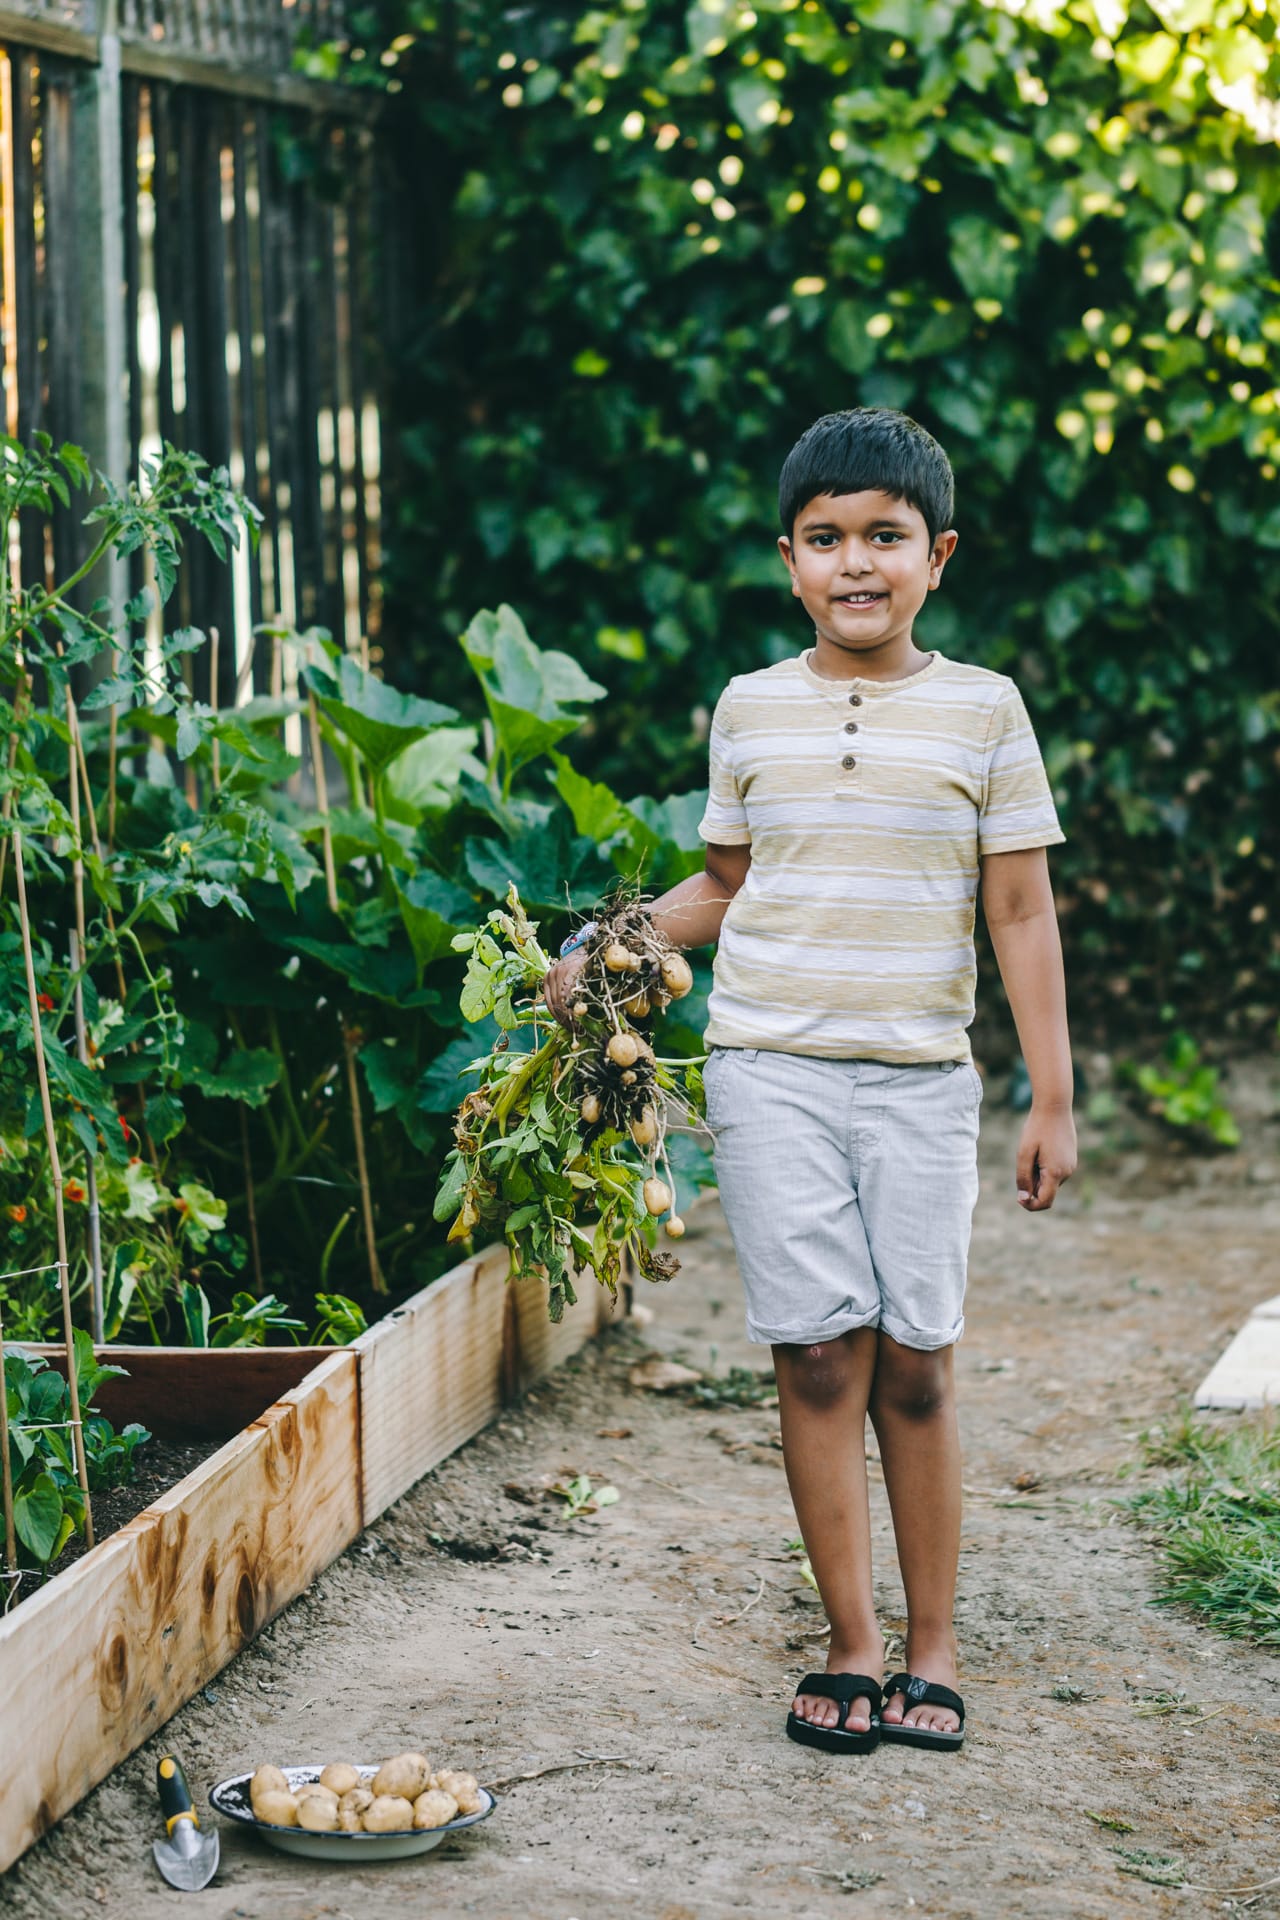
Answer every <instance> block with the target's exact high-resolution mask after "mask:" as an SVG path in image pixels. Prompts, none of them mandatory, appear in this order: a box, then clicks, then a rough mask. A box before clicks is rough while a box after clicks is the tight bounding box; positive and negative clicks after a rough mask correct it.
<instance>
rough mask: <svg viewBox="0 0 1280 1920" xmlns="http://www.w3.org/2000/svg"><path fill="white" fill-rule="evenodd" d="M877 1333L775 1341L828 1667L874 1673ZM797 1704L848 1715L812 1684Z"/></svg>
mask: <svg viewBox="0 0 1280 1920" xmlns="http://www.w3.org/2000/svg"><path fill="white" fill-rule="evenodd" d="M876 1337H877V1336H876V1332H875V1329H874V1328H872V1327H860V1328H858V1329H856V1330H855V1331H854V1332H852V1333H845V1334H841V1335H840V1336H839V1337H838V1338H837V1339H835V1340H827V1341H824V1342H823V1343H822V1345H820V1346H809V1347H799V1346H775V1347H774V1348H773V1362H774V1370H775V1372H776V1375H777V1381H778V1409H779V1415H780V1421H781V1426H782V1449H783V1459H784V1461H785V1463H786V1469H787V1482H788V1485H789V1486H790V1488H791V1498H792V1501H793V1503H794V1505H795V1510H796V1518H797V1519H798V1520H799V1522H800V1532H801V1534H802V1535H803V1537H804V1544H805V1549H806V1551H807V1553H808V1555H809V1560H810V1564H811V1565H812V1567H813V1575H814V1578H815V1580H816V1581H817V1583H818V1591H819V1593H820V1594H821V1596H822V1603H823V1605H824V1607H825V1608H826V1611H827V1619H828V1620H829V1621H830V1623H831V1641H830V1646H829V1649H828V1653H827V1672H828V1673H866V1674H870V1675H871V1676H872V1678H873V1679H875V1678H878V1677H879V1675H880V1673H881V1671H882V1669H883V1665H884V1639H883V1637H882V1635H881V1632H880V1628H879V1625H878V1623H877V1621H876V1611H875V1606H874V1603H873V1601H872V1596H871V1524H870V1519H869V1516H868V1511H867V1465H866V1441H865V1433H866V1419H867V1402H868V1397H869V1394H870V1391H871V1382H872V1377H873V1375H874V1372H875V1367H876ZM792 1711H793V1712H794V1713H795V1714H796V1715H797V1717H798V1718H799V1719H801V1720H809V1721H812V1723H813V1724H814V1725H815V1726H819V1727H833V1726H834V1725H835V1724H836V1721H837V1720H838V1719H839V1716H840V1709H839V1707H838V1705H837V1704H836V1702H835V1701H834V1700H825V1699H822V1698H820V1697H819V1696H817V1695H813V1694H800V1695H797V1697H796V1700H795V1702H794V1705H793V1708H792ZM869 1712H870V1701H869V1700H867V1699H866V1698H859V1699H856V1700H854V1701H853V1703H852V1705H851V1706H850V1708H849V1715H848V1719H847V1720H846V1722H845V1725H846V1726H847V1727H848V1728H849V1730H850V1731H851V1732H854V1733H863V1732H865V1731H866V1730H867V1728H868V1727H869V1725H870V1719H869Z"/></svg>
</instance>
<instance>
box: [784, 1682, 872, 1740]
mask: <svg viewBox="0 0 1280 1920" xmlns="http://www.w3.org/2000/svg"><path fill="white" fill-rule="evenodd" d="M796 1692H797V1693H813V1694H817V1695H818V1697H819V1698H820V1699H822V1700H834V1701H836V1703H837V1704H838V1705H839V1707H840V1708H841V1709H842V1711H841V1714H840V1718H839V1720H838V1721H837V1722H836V1726H837V1729H840V1728H843V1726H844V1724H845V1722H846V1721H847V1720H848V1718H849V1709H850V1707H851V1706H852V1705H853V1703H854V1701H855V1700H857V1699H859V1698H865V1699H867V1700H869V1701H870V1703H871V1715H872V1718H873V1719H874V1717H875V1715H876V1714H878V1713H879V1711H880V1709H881V1707H882V1706H883V1704H884V1692H883V1689H882V1688H881V1686H880V1682H879V1681H878V1680H873V1679H872V1678H871V1675H870V1674H869V1673H806V1674H805V1676H804V1679H803V1680H802V1681H801V1682H800V1684H799V1686H798V1687H797V1688H796Z"/></svg>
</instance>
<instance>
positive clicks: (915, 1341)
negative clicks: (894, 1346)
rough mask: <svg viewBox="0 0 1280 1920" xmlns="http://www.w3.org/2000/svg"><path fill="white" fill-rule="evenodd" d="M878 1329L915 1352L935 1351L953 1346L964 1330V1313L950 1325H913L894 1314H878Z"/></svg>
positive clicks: (901, 1345)
mask: <svg viewBox="0 0 1280 1920" xmlns="http://www.w3.org/2000/svg"><path fill="white" fill-rule="evenodd" d="M880 1331H881V1332H882V1333H887V1334H888V1336H889V1338H890V1339H891V1340H896V1341H897V1343H898V1345H899V1346H900V1347H912V1348H914V1349H915V1351H916V1352H917V1353H936V1352H937V1351H938V1349H939V1348H940V1347H954V1345H955V1344H956V1341H957V1340H958V1339H959V1338H960V1336H961V1334H962V1333H963V1332H964V1315H963V1314H961V1315H960V1318H959V1319H958V1320H957V1321H956V1323H955V1325H954V1326H952V1327H913V1326H911V1325H909V1323H908V1322H907V1321H905V1320H899V1319H898V1318H897V1317H896V1316H895V1315H894V1314H891V1313H885V1314H882V1315H881V1316H880Z"/></svg>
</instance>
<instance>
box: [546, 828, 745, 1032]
mask: <svg viewBox="0 0 1280 1920" xmlns="http://www.w3.org/2000/svg"><path fill="white" fill-rule="evenodd" d="M750 865H751V848H750V847H749V846H745V847H708V848H707V858H706V864H705V866H704V868H703V871H702V872H701V873H691V874H690V875H689V878H688V879H687V880H682V881H681V882H680V884H679V886H678V887H672V888H671V889H670V891H669V892H667V893H664V894H663V895H662V896H661V897H660V898H659V899H657V900H655V901H654V902H653V904H652V906H651V907H650V908H649V918H650V919H651V920H652V921H653V923H654V925H655V926H656V927H657V929H658V931H659V932H660V933H665V934H666V936H667V938H668V940H671V941H673V942H674V944H675V945H676V946H678V947H709V946H710V945H711V944H712V942H713V941H715V940H718V939H719V938H720V927H721V923H722V922H723V920H724V916H725V913H726V911H727V910H728V906H729V902H730V901H731V900H732V899H733V896H734V894H735V893H736V892H737V891H738V888H739V887H740V886H741V885H742V883H743V881H744V880H745V879H746V877H747V869H748V867H749V866H750ZM586 957H587V956H586V953H585V951H584V950H583V949H581V948H579V950H578V951H577V952H576V953H571V954H569V955H567V956H566V958H565V959H563V960H557V961H556V963H555V965H554V966H553V967H552V968H551V971H550V972H549V973H548V974H547V976H546V979H545V980H544V981H543V983H542V997H543V999H544V1000H545V1001H546V1003H547V1006H548V1008H549V1009H550V1011H551V1012H552V1013H553V1014H554V1016H555V1018H556V1019H557V1020H558V1021H559V1022H560V1024H561V1026H566V1027H567V1026H570V1025H571V1024H572V1021H571V1018H570V1014H569V1008H570V1007H571V1006H572V1004H573V991H572V990H573V983H574V981H575V980H576V979H577V977H578V975H579V974H580V973H581V971H582V968H583V966H584V964H585V962H586Z"/></svg>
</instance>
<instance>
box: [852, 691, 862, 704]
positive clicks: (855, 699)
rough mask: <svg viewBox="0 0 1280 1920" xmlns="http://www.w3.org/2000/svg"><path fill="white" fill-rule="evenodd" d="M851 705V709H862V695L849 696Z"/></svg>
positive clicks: (853, 694)
mask: <svg viewBox="0 0 1280 1920" xmlns="http://www.w3.org/2000/svg"><path fill="white" fill-rule="evenodd" d="M849 705H850V706H851V707H860V706H861V705H862V695H861V694H860V693H851V694H850V695H849Z"/></svg>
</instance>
